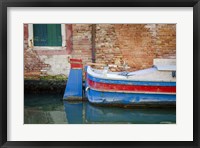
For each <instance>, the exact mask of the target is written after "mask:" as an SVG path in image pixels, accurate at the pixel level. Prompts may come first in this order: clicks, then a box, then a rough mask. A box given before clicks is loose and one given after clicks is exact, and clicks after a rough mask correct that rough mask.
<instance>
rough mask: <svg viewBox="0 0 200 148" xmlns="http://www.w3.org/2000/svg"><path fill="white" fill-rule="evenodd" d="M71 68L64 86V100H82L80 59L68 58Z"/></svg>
mask: <svg viewBox="0 0 200 148" xmlns="http://www.w3.org/2000/svg"><path fill="white" fill-rule="evenodd" d="M70 64H71V69H70V73H69V77H68V80H67V85H66V88H65V92H64V96H63V99H64V100H71V101H75V100H82V98H83V87H82V85H83V84H82V83H83V80H82V79H83V78H82V75H83V70H82V67H83V65H82V60H80V59H70Z"/></svg>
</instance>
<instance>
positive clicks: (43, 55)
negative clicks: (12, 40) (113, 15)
mask: <svg viewBox="0 0 200 148" xmlns="http://www.w3.org/2000/svg"><path fill="white" fill-rule="evenodd" d="M65 26H66V27H65V32H66V47H65V48H63V50H33V49H30V48H28V25H27V24H25V25H24V60H25V76H26V74H28V73H31V72H36V73H37V72H38V73H40V72H41V70H42V69H48V72H47V74H48V75H58V74H63V75H68V73H69V68H70V67H69V63H68V62H67V58H68V57H71V58H78V59H82V60H83V62H84V64H85V63H87V62H91V61H92V53H91V52H92V25H91V24H72V25H70V24H66V25H65ZM95 46H96V62H97V63H106V64H117V65H122V64H123V63H124V62H125V63H127V64H128V66H130V67H131V68H130V69H129V70H130V71H132V70H139V69H143V68H148V67H151V66H152V64H153V59H154V58H175V56H176V25H174V24H97V25H96V37H95ZM115 70H116V69H115ZM117 70H122V69H120V68H119V69H117Z"/></svg>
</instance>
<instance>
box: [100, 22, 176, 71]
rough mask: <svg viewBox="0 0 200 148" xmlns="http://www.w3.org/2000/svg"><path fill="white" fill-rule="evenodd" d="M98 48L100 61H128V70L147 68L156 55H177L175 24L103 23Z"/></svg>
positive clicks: (115, 62) (166, 56) (116, 62)
mask: <svg viewBox="0 0 200 148" xmlns="http://www.w3.org/2000/svg"><path fill="white" fill-rule="evenodd" d="M96 49H97V52H96V55H97V56H96V57H97V61H98V62H101V63H107V64H108V63H112V64H119V63H123V62H126V63H127V64H128V66H130V67H131V68H130V69H129V70H138V69H143V68H148V67H151V66H152V64H153V59H154V58H174V57H175V55H176V25H162V24H157V25H156V24H143V25H141V24H115V25H113V24H100V25H97V28H96Z"/></svg>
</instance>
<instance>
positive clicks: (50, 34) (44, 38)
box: [33, 24, 62, 46]
mask: <svg viewBox="0 0 200 148" xmlns="http://www.w3.org/2000/svg"><path fill="white" fill-rule="evenodd" d="M33 44H34V46H62V35H61V24H33Z"/></svg>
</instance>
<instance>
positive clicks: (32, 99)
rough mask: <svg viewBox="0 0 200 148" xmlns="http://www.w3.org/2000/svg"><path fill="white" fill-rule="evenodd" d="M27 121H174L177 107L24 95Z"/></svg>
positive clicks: (57, 122) (44, 95)
mask: <svg viewBox="0 0 200 148" xmlns="http://www.w3.org/2000/svg"><path fill="white" fill-rule="evenodd" d="M24 123H25V124H175V123H176V109H173V108H168V109H152V108H147V109H127V108H117V107H100V106H94V105H91V104H90V103H88V102H71V103H70V102H67V101H63V100H62V95H60V94H25V96H24Z"/></svg>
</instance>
